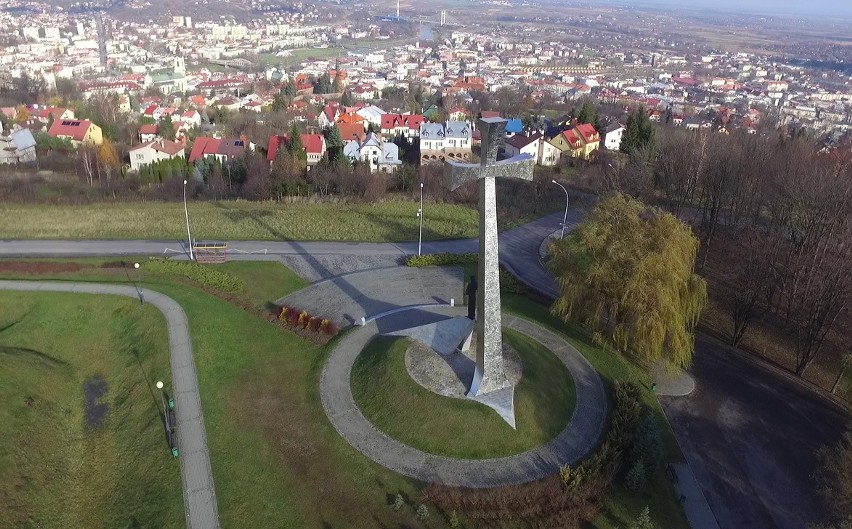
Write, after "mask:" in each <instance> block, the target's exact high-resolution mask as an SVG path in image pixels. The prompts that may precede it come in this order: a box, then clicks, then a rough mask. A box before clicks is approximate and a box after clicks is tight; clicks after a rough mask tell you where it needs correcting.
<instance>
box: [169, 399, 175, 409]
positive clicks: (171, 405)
mask: <svg viewBox="0 0 852 529" xmlns="http://www.w3.org/2000/svg"><path fill="white" fill-rule="evenodd" d="M169 409H170V410H173V409H175V399H169Z"/></svg>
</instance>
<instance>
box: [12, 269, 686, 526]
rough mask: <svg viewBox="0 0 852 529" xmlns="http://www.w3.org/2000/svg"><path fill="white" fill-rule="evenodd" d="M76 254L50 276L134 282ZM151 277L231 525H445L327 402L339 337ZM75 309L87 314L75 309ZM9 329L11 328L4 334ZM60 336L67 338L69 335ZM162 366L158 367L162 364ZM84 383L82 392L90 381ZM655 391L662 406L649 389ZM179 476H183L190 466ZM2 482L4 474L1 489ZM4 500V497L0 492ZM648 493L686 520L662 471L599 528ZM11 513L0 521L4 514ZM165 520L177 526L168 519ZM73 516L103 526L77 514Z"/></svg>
mask: <svg viewBox="0 0 852 529" xmlns="http://www.w3.org/2000/svg"><path fill="white" fill-rule="evenodd" d="M75 261H79V262H82V263H85V264H86V268H84V269H83V270H80V271H77V272H72V273H64V274H45V275H43V276H41V277H39V278H41V279H52V278H58V279H64V280H71V279H78V278H82V279H85V280H102V281H123V282H125V283H128V284H131V283H130V282H129V281H128V279H127V278H126V277H125V276H124V275H123V273H122V272H121V271H120V270H109V269H100V268H98V260H94V259H89V260H75ZM104 261H105V260H104ZM233 264H234V265H236V266H233V267H231V268H230V269H228V270H227V271H228V272H229V273H233V274H235V275H241V277H244V279H246V278H250V277H253V278H255V280H254V282H255V283H256V284H255V285H254V286H253V287H251V288H252V291H251V292H249V287H248V286H247V288H246V291H244V292H243V293H241V295H243V296H245V297H246V299H251V300H253V301H254V302H255V303H265V301H266V299H267V298H270V299H275V298H277V297H280V296H282V295H285V294H287V293H288V292H287V289H289V288H297V287H298V281H296V280H292V281H290V280H288V274H287V272H284V273H281V271H280V270H277V269H276V268H275V267H280V265H278V264H277V263H270V262H264V263H233ZM228 266H230V265H228ZM223 270H224V269H223ZM0 277H4V278H19V277H26V278H29V279H33V276H31V275H24V274H21V273H16V272H2V268H0ZM143 286H145V287H146V288H153V289H156V290H158V291H161V292H163V293H164V294H166V295H168V296H171V297H172V298H174V299H175V300H176V301H177V302H178V303H180V304H181V305H182V306H183V307H184V310H185V311H186V313H187V316H188V318H189V322H190V326H191V333H192V339H193V347H194V351H195V359H196V366H197V371H198V378H199V385H200V388H201V398H202V404H203V406H204V417H205V423H206V428H207V436H208V442H209V443H210V454H211V464H212V467H213V474H214V479H215V482H216V490H217V500H218V502H219V512H220V515H221V520H222V527H226V528H229V529H230V528H241V527H246V528H255V527H275V528H280V527H298V528H303V527H305V528H321V529H325V528H328V527H331V528H344V527H378V526H385V527H402V526H405V527H410V528H420V527H430V528H441V527H446V524H445V522H444V520H443V518H442V517H441V516H440V515H439V514H438V513H435V512H433V513H432V515H431V516H430V517H429V519H428V520H426V521H425V522H421V521H418V520H417V519H416V517H415V515H414V509H415V508H416V506H417V503H418V497H419V492H420V490H421V488H422V484H420V483H418V482H415V481H413V480H410V479H408V478H405V477H402V476H400V475H398V474H395V473H393V472H391V471H389V470H387V469H385V468H384V467H381V466H380V465H377V464H375V463H373V462H371V461H370V460H368V459H366V458H365V457H363V456H361V455H360V454H359V453H358V452H357V451H355V450H354V449H353V448H352V447H350V446H349V445H348V444H347V443H346V442H345V441H344V440H343V439H342V438H341V437H340V436H339V435H338V434H337V432H336V431H335V430H334V428H333V427H332V426H331V424H330V423H329V421H328V420H327V419H326V417H325V414H324V412H323V410H322V405H321V402H320V396H319V377H320V373H321V370H322V366H323V363H324V362H325V359H326V357H327V354H328V350H329V347H333V343H332V344H331V345H330V346H327V347H324V348H320V347H317V346H315V345H313V344H311V343H309V342H307V341H305V340H303V339H301V338H299V337H298V336H296V335H295V334H293V333H290V332H288V331H287V330H285V329H283V328H280V327H277V326H275V325H271V324H270V323H268V322H266V321H263V320H261V319H260V318H257V317H255V316H253V315H252V314H251V313H248V312H246V311H245V310H242V309H240V308H238V307H236V306H234V305H232V304H229V303H227V302H226V301H224V300H222V299H219V298H216V297H215V296H212V295H210V294H207V293H205V292H203V291H201V290H199V289H197V288H194V287H192V286H189V285H186V284H178V282H177V281H175V280H173V279H171V278H167V277H162V276H154V275H143ZM266 292H268V295H265V293H266ZM9 296H11V294H5V293H0V299H2V300H6V299H9ZM503 300H504V307H505V309H506V310H509V311H511V312H513V313H516V314H519V315H521V316H523V317H527V318H530V319H535V320H537V321H539V322H541V323H542V324H544V325H546V326H548V327H550V328H551V329H552V330H554V331H556V332H561V333H562V334H563V335H565V336H566V337H567V338H568V339H569V340H571V341H572V343H574V345H575V346H576V347H577V348H578V349H579V350H580V351H581V352H582V353H583V354H584V355H586V356H587V358H589V360H590V361H591V362H592V363H593V364H594V365H595V367H596V368H597V369H598V370H599V371H600V372H601V374H602V377H603V379H604V382H605V384H606V385H607V386H608V387H609V386H611V384H612V382H613V381H614V380H617V379H620V378H632V379H634V380H636V381H638V382H639V383H640V384H644V385H646V386H647V385H648V384H649V382H650V381H649V380H648V377H647V375H645V374H643V372H642V371H641V370H640V369H639V368H637V367H636V366H634V365H632V364H631V363H629V362H627V361H625V360H624V359H623V358H621V357H620V356H618V355H616V354H614V353H604V352H602V351H600V349H598V348H596V347H594V346H593V345H592V344H591V341H590V339H589V338H588V336H586V335H585V333H583V332H582V331H581V330H580V329H578V328H575V327H571V326H567V325H565V324H563V323H562V322H560V321H559V320H556V319H555V318H552V317H551V316H550V315H549V313H548V311H547V309H546V308H545V307H542V306H540V305H537V304H535V303H533V302H532V301H530V300H528V299H526V298H523V297H520V296H515V295H508V294H504V297H503ZM130 302H131V303H132V301H130ZM18 305H19V303H17V304H16V303H13V304H12V306H18ZM5 306H6V305H0V307H5ZM7 313H9V312H7V311H5V310H4V311H0V314H2V315H3V316H2V317H1V318H0V319H2V320H3V321H5V318H6V314H7ZM9 314H16V313H9ZM98 314H100V313H98ZM68 315H69V317H70V316H71V315H74V316H76V313H75V312H69V313H68ZM101 316H102V317H101V319H102V320H103V321H107V320H110V319H111V318H109V317H108V315H106V316H104V315H101ZM112 319H115V318H112ZM110 325H112V323H110ZM103 328H109V326H108V325H104V327H103ZM8 332H9V331H6V333H8ZM32 334H36V333H32ZM2 336H4V334H0V337H2ZM56 342H57V343H62V342H68V340H67V339H66V338H63V339H62V340H57V341H56ZM86 343H89V342H88V341H87V342H86ZM95 365H97V364H95ZM99 367H100V366H99ZM2 368H3V365H2V363H0V380H2V381H3V382H4V383H5V381H6V378H5V373H3V372H2ZM153 376H159V375H157V374H156V373H154V374H151V377H153ZM5 388H6V386H5V384H4V385H2V386H0V392H2V391H5ZM77 391H78V393H79V391H80V389H79V388H77ZM149 399H150V397H149ZM14 400H15V399H14V398H12V399H4V400H3V401H2V402H4V403H5V402H8V401H14ZM135 401H139V402H141V401H142V399H141V398H140V399H135ZM646 401H647V402H648V404H649V405H651V406H652V409H654V410H655V412H656V413H659V406H658V405H657V403H656V399H655V398H654V397H653V395H652V394H651V393H650V391H649V392H648V393H647V394H646ZM152 406H153V403H152ZM134 409H135V408H134ZM489 411H490V410H489ZM498 420H499V419H498ZM2 428H3V425H0V434H3V435H0V440H2V441H0V446H4V447H5V446H7V445H6V443H5V442H4V441H5V439H6V438H7V437H6V435H5V432H4V431H3V430H2ZM664 434H665V437H664V438H665V440H666V446H667V455H668V456H669V457H673V458H679V452H678V450H677V447H676V445H675V444H674V441H673V438H672V437H671V434H670V432H669V431H668V429H667V427H666V428H664ZM12 446H16V445H14V444H13V445H12ZM169 461H171V460H169ZM0 468H2V467H0ZM0 472H2V470H0ZM175 476H176V477H175V479H176V483H177V485H176V486H177V487H179V486H180V485H179V477H178V476H177V474H176V475H175ZM7 481H8V480H7ZM2 487H3V484H2V483H0V490H3V489H2ZM44 490H45V491H47V492H48V493H47V494H43V496H44V499H39V501H50V500H53V501H55V496H54V495H52V494H51V493H50V491H51V490H52V489H48V488H45V489H44ZM397 493H399V494H402V495H403V497H404V498H406V502H407V504H406V506H405V507H404V508H403V509H401V510H400V511H398V512H395V511H393V510H392V509H390V508H388V506H387V501H388V495H389V494H391V495H395V494H397ZM175 499H176V500H177V501H178V508H179V513H178V514H179V515H178V516H177V517H176V519H180V520H182V519H183V518H182V517H183V512H182V505H180V502H181V498H180V497H179V496H178V497H176V498H175ZM0 501H4V500H3V499H2V498H0ZM646 504H648V505H650V508H651V513H652V516H653V518H654V520H655V522H656V524H657V527H665V528H666V529H679V528H686V527H687V525H686V522H685V519H684V517H683V514H682V513H681V511H680V506H679V505H678V504H677V502H676V501H675V499H674V496H673V492H672V490H671V486H670V485H669V484H668V483H667V482H666V481H665V478H663V477H662V476H659V480H657V481H654V483H653V485H652V487H651V488H650V489H649V491H648V492H647V493H646V494H644V495H640V496H635V495H631V494H628V493H626V492H625V491H623V490H621V489H620V488H616V489H615V490H614V491H613V492H612V493H611V494H610V495H608V496H607V498H606V499H605V502H604V513H603V514H602V515H601V516H600V517H599V519H597V520H595V522H594V524H590V525H589V529H592V528H594V529H610V528H613V529H615V528H621V527H624V526H627V525H629V522H631V521H632V519H633V518H634V517H635V516H636V515H637V514H638V512H639V510H640V509H641V508H642V507H644V505H646ZM116 510H118V509H116ZM124 510H125V511H127V512H130V511H129V509H126V508H125V509H124ZM93 516H95V514H93ZM113 522H114V520H108V521H107V523H108V525H109V526H110V527H123V526H124V525H126V524H124V525H122V524H116V523H113ZM2 523H3V521H0V525H2ZM13 525H14V526H15V527H18V526H19V525H15V524H13ZM161 525H166V526H167V524H160V525H157V526H158V527H159V526H161ZM64 526H68V527H74V526H83V527H88V526H95V527H97V525H96V524H95V525H90V524H86V523H83V522H81V523H77V521H76V520H70V521H68V522H67V523H66V524H65V525H64ZM507 527H508V526H507Z"/></svg>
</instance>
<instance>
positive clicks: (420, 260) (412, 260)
mask: <svg viewBox="0 0 852 529" xmlns="http://www.w3.org/2000/svg"><path fill="white" fill-rule="evenodd" d="M477 262H479V255H477V254H475V253H433V254H426V255H412V256H411V257H409V258H408V259H406V261H405V265H406V266H412V267H415V268H423V267H424V266H464V265H468V264H476V263H477Z"/></svg>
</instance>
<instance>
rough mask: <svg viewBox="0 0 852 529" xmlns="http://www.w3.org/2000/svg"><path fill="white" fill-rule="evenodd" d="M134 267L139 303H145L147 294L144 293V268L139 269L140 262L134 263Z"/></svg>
mask: <svg viewBox="0 0 852 529" xmlns="http://www.w3.org/2000/svg"><path fill="white" fill-rule="evenodd" d="M133 268H135V269H136V293H137V294H139V303H141V304H143V305H144V304H145V295H144V294H142V270H140V269H139V263H133Z"/></svg>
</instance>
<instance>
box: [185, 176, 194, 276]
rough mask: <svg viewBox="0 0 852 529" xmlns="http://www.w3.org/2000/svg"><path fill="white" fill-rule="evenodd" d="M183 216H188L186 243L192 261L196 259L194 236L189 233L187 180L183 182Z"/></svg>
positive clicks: (187, 218)
mask: <svg viewBox="0 0 852 529" xmlns="http://www.w3.org/2000/svg"><path fill="white" fill-rule="evenodd" d="M183 214H184V215H185V216H186V243H187V245H188V246H187V248H188V249H189V260H190V261H192V260H193V259H195V257H194V256H193V255H192V235H190V233H189V209H187V207H186V180H184V181H183Z"/></svg>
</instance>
